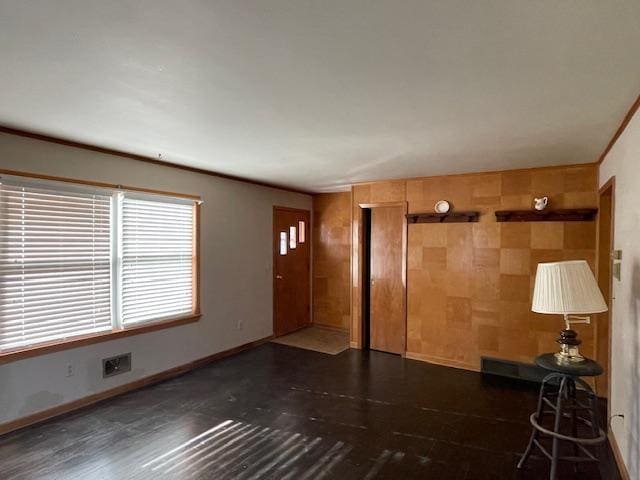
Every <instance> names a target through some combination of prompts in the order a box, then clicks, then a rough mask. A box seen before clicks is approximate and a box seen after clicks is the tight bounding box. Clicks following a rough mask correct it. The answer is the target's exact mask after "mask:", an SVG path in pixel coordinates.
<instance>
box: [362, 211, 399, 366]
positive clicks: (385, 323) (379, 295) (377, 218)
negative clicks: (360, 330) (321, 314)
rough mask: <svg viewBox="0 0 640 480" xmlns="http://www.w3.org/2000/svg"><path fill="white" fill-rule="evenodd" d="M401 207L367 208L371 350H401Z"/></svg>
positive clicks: (396, 351)
mask: <svg viewBox="0 0 640 480" xmlns="http://www.w3.org/2000/svg"><path fill="white" fill-rule="evenodd" d="M404 215H405V209H404V208H403V207H400V206H393V207H375V208H372V209H371V266H370V272H371V274H370V275H371V278H370V307H369V308H370V313H369V318H370V339H369V346H370V348H371V349H373V350H380V351H383V352H389V353H398V354H404V352H405V331H406V329H405V323H406V322H405V319H406V313H405V312H406V298H405V288H404V278H405V275H404V261H405V259H404V237H405V229H406V223H405V216H404Z"/></svg>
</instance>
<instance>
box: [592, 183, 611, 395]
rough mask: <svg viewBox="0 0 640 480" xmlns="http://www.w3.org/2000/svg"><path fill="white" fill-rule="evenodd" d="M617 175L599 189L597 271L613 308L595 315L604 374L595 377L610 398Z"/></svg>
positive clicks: (597, 354)
mask: <svg viewBox="0 0 640 480" xmlns="http://www.w3.org/2000/svg"><path fill="white" fill-rule="evenodd" d="M614 199H615V178H614V177H612V178H611V179H610V180H609V181H608V182H607V183H605V184H604V185H603V186H602V188H601V189H600V191H599V201H598V233H597V236H598V250H597V272H598V286H599V287H600V291H601V292H602V295H603V296H604V299H605V301H606V302H607V307H609V310H608V311H606V312H604V313H600V314H598V315H596V317H595V322H596V325H595V329H594V333H595V342H594V343H595V357H596V361H597V362H598V363H599V364H600V365H602V368H603V369H604V373H603V374H602V375H600V376H598V377H596V378H595V382H596V389H595V390H596V394H597V395H598V396H599V397H604V398H609V390H610V384H609V379H610V370H609V369H610V365H611V363H610V361H611V348H610V347H611V342H610V332H611V318H612V316H611V307H612V303H613V302H612V300H613V288H612V282H613V259H612V255H611V254H612V251H613V227H614V204H615V201H614Z"/></svg>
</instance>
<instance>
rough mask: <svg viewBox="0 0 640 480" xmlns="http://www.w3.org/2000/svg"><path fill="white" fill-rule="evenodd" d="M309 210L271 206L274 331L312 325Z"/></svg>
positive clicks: (284, 332)
mask: <svg viewBox="0 0 640 480" xmlns="http://www.w3.org/2000/svg"><path fill="white" fill-rule="evenodd" d="M310 218H311V213H310V212H309V211H308V210H298V209H295V208H286V207H274V208H273V332H274V334H275V336H276V337H279V336H281V335H286V334H288V333H291V332H294V331H296V330H299V329H301V328H304V327H307V326H309V325H310V324H311V248H310V246H309V243H310V238H311V236H310V234H311V231H310V223H309V222H310Z"/></svg>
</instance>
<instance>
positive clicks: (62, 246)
mask: <svg viewBox="0 0 640 480" xmlns="http://www.w3.org/2000/svg"><path fill="white" fill-rule="evenodd" d="M196 211H197V207H196V205H195V202H194V200H191V199H183V198H174V197H168V196H159V195H151V194H144V195H143V194H141V193H138V192H129V191H127V192H122V191H118V190H115V189H107V188H99V189H98V188H87V187H84V186H79V185H78V186H76V185H71V184H63V183H61V182H45V181H40V180H33V181H30V180H25V179H22V178H14V177H6V178H5V177H3V178H2V183H1V184H0V353H3V352H6V351H13V350H18V349H23V348H25V347H31V346H33V345H38V344H43V343H47V344H51V343H57V342H64V341H67V340H69V339H73V338H74V337H80V336H85V335H91V334H108V333H114V332H122V331H123V330H126V328H128V327H130V326H136V327H137V326H140V325H141V324H145V323H157V322H160V321H163V320H168V319H175V318H180V317H185V316H188V315H193V314H197V312H196V310H197V307H196V304H197V301H196V297H197V296H196V290H197V282H196V279H197V258H196V248H195V245H196V238H195V237H196V228H195V227H196V221H197V218H196V217H197V214H196Z"/></svg>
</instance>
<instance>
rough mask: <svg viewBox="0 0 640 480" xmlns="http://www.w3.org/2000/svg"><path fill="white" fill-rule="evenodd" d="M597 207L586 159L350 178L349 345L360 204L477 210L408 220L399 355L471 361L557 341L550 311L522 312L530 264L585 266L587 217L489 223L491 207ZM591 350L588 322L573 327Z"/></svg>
mask: <svg viewBox="0 0 640 480" xmlns="http://www.w3.org/2000/svg"><path fill="white" fill-rule="evenodd" d="M543 195H547V196H549V201H550V207H549V208H571V207H596V206H597V169H596V166H595V165H585V166H577V167H576V166H572V167H554V168H541V169H531V170H518V171H506V172H498V173H487V174H469V175H452V176H444V177H429V178H419V179H411V180H406V181H404V180H401V181H400V180H398V181H388V182H378V183H371V184H363V185H355V186H354V187H353V189H352V216H353V223H352V243H353V244H352V268H351V277H352V278H351V280H352V289H353V292H352V312H353V315H352V327H351V341H352V346H359V345H360V342H361V338H360V337H361V331H360V325H361V318H360V315H361V303H362V298H361V295H360V289H359V284H360V268H361V261H362V258H361V257H362V251H361V248H360V244H361V235H362V232H361V224H362V222H361V220H362V218H361V210H362V209H361V208H360V206H359V205H360V204H366V203H380V202H397V201H407V202H408V211H409V212H410V213H412V212H423V211H432V210H433V205H434V204H435V202H436V201H437V200H441V199H446V200H448V201H449V202H451V203H452V204H453V206H454V209H458V210H478V211H480V212H481V216H480V221H479V222H478V223H469V224H416V225H410V226H409V227H408V252H407V253H408V255H407V261H408V276H407V294H408V304H407V306H408V311H407V356H408V357H411V358H417V359H421V360H426V361H431V362H435V363H441V364H446V365H451V366H458V367H463V368H469V369H478V368H479V366H480V356H482V355H486V356H492V357H498V358H504V359H511V360H520V361H531V359H532V358H533V357H534V356H535V355H537V354H538V353H542V352H546V351H554V350H556V349H557V345H556V344H555V338H556V337H557V334H558V331H559V330H560V329H561V328H562V322H561V319H560V318H559V317H555V316H549V315H537V314H533V313H532V312H531V311H530V306H531V294H532V290H533V282H534V278H535V269H536V265H537V264H538V263H539V262H544V261H556V260H568V259H586V260H587V261H589V263H590V264H591V265H592V268H593V265H594V261H595V240H596V222H566V223H564V222H538V223H535V222H534V223H498V222H496V219H495V215H494V214H493V212H494V211H495V210H500V209H526V208H531V205H532V201H533V198H534V197H536V196H543ZM579 331H580V335H581V337H582V339H583V341H584V344H583V347H582V350H583V351H584V352H585V353H586V354H587V355H593V332H592V327H591V326H585V327H582V328H579Z"/></svg>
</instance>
